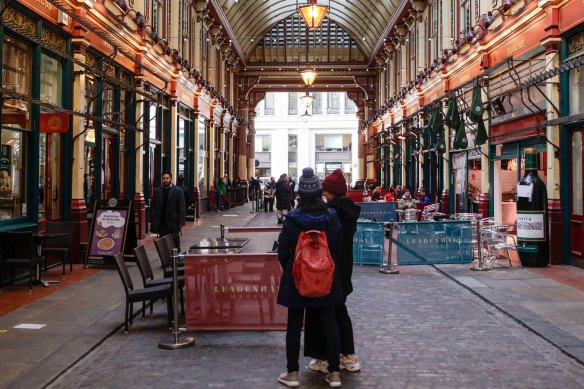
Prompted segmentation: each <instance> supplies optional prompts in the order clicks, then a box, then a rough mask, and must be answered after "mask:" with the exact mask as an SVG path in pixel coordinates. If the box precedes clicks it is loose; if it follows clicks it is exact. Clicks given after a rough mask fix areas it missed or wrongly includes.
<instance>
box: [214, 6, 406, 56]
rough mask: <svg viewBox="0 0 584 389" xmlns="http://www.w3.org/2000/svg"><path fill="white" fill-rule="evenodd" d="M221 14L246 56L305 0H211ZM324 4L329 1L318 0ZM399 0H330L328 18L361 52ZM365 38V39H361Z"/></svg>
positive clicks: (377, 34) (368, 49)
mask: <svg viewBox="0 0 584 389" xmlns="http://www.w3.org/2000/svg"><path fill="white" fill-rule="evenodd" d="M211 2H212V3H213V4H214V5H215V6H216V8H218V9H220V10H221V12H223V14H224V15H225V18H226V19H227V21H228V23H229V26H230V29H231V31H232V32H233V35H234V37H235V39H236V40H237V42H238V43H239V45H240V47H241V48H242V50H243V53H244V55H245V57H246V58H250V56H251V53H252V51H253V50H254V49H255V48H256V46H257V43H258V41H259V40H260V39H261V38H263V37H264V35H265V34H266V33H267V32H268V31H270V30H271V29H272V28H273V26H275V25H276V23H278V22H279V21H281V20H284V19H286V18H288V17H289V16H292V15H293V14H295V13H296V10H297V6H298V4H300V5H301V4H304V3H306V1H305V0H238V1H237V2H235V0H211ZM318 3H319V4H323V5H328V4H329V1H326V0H318ZM398 3H399V0H330V13H329V16H328V17H329V18H330V20H332V21H334V22H335V23H337V24H338V25H340V26H342V27H343V29H344V30H345V31H346V32H347V33H348V34H349V36H350V37H351V38H353V39H354V40H355V42H356V44H357V45H358V47H359V48H360V49H361V52H362V53H364V54H365V56H370V55H371V53H372V52H373V50H374V48H375V45H376V43H377V41H378V40H379V38H380V37H381V36H382V35H383V32H384V30H385V28H386V26H387V24H388V22H389V20H390V19H391V17H392V15H393V13H394V12H395V10H396V6H397V4H398ZM363 38H365V39H363Z"/></svg>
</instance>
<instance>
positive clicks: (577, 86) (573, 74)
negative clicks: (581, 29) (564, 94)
mask: <svg viewBox="0 0 584 389" xmlns="http://www.w3.org/2000/svg"><path fill="white" fill-rule="evenodd" d="M583 40H584V39H583ZM582 112H584V71H583V70H582V69H572V70H570V114H571V115H576V114H579V113H582Z"/></svg>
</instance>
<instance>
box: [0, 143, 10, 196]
mask: <svg viewBox="0 0 584 389" xmlns="http://www.w3.org/2000/svg"><path fill="white" fill-rule="evenodd" d="M11 172H12V146H10V145H2V146H1V147H0V196H10V195H12V178H11V177H10V175H11Z"/></svg>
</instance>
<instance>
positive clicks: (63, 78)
mask: <svg viewBox="0 0 584 389" xmlns="http://www.w3.org/2000/svg"><path fill="white" fill-rule="evenodd" d="M37 8H38V7H37V6H36V5H35V6H33V7H31V8H30V9H24V8H21V7H20V6H19V5H18V4H13V5H11V6H8V5H6V8H5V9H4V10H3V15H2V27H1V30H0V36H1V47H2V92H1V93H2V96H1V97H2V98H1V100H2V106H1V107H0V117H1V128H0V140H1V141H0V229H18V228H28V227H31V226H36V225H37V223H40V224H41V228H42V224H43V223H44V221H45V220H62V219H66V218H68V216H69V215H68V213H69V212H68V209H69V204H70V199H69V197H70V196H67V194H68V193H70V188H71V183H70V179H69V178H68V177H70V164H69V163H66V162H65V161H67V160H68V159H69V158H71V154H70V151H69V146H68V145H70V141H71V136H70V133H69V130H70V120H71V110H70V108H71V102H72V97H71V95H70V93H65V92H64V91H67V90H70V89H71V77H70V74H71V66H70V62H69V61H67V59H66V57H67V52H68V50H69V48H68V47H69V46H68V39H69V38H68V35H67V32H64V31H61V30H59V29H56V28H55V27H54V25H53V24H52V23H50V22H49V21H48V20H50V19H51V18H54V17H56V12H50V11H51V10H50V9H37ZM35 12H36V13H35ZM38 37H40V39H39V38H38Z"/></svg>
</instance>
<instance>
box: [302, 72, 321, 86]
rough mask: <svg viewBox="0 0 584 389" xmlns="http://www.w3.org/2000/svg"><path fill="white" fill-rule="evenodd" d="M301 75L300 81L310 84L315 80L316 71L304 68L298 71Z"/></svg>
mask: <svg viewBox="0 0 584 389" xmlns="http://www.w3.org/2000/svg"><path fill="white" fill-rule="evenodd" d="M300 75H301V76H302V81H304V85H306V86H311V85H312V84H313V83H314V80H316V76H317V73H316V71H314V70H312V69H306V70H303V71H301V72H300Z"/></svg>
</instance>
